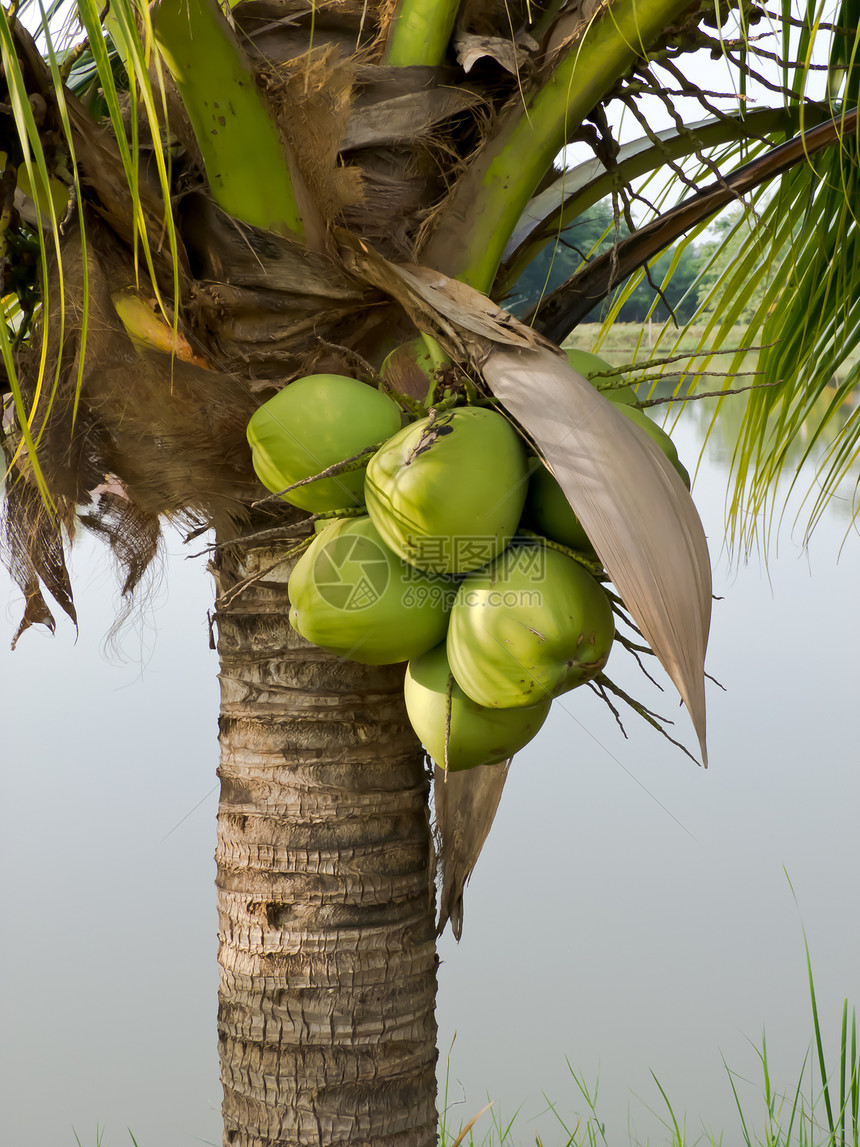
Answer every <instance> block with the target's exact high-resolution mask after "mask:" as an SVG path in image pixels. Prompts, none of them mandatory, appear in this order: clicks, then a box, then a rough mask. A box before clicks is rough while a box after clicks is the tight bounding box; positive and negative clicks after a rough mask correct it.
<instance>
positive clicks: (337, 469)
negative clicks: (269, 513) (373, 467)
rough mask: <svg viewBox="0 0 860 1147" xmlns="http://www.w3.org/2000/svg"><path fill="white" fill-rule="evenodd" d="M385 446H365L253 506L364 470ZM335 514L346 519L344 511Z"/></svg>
mask: <svg viewBox="0 0 860 1147" xmlns="http://www.w3.org/2000/svg"><path fill="white" fill-rule="evenodd" d="M384 445H385V443H384V442H376V443H374V445H373V446H365V448H364V449H363V450H359V452H358V453H357V454H353V455H352V456H351V457H349V458H344V460H343V461H342V462H335V463H333V464H332V465H331V466H327V467H326V468H325V470H320V472H319V474H312V475H311V476H310V477H309V478H302V479H301V480H300V481H298V482H293V484H292V486H285V487H284V489H283V490H279V491H278V493H277V494H269V496H268V497H267V498H261V499H260V500H259V502H254V503H253V505H254V506H263V505H265V503H266V502H274V501H276V500H277V499H278V498H283V496H284V494H289V492H290V490H298V488H299V487H300V486H310V485H311V483H312V482H319V481H320V480H321V479H323V478H336V477H337V476H338V475H339V474H349V473H351V472H352V471H353V470H362V469H364V467H365V466H366V465H367V459H368V458H369V457H370V455H371V454H375V453H376V451H377V450H378V449H379V448H380V447H381V446H384ZM334 514H335V516H336V517H339V518H343V517H346V513H345V511H343V510H336V511H334ZM321 516H322V515H321Z"/></svg>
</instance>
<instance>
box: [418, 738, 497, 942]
mask: <svg viewBox="0 0 860 1147" xmlns="http://www.w3.org/2000/svg"><path fill="white" fill-rule="evenodd" d="M510 763H511V762H510V761H503V762H502V763H501V764H498V765H479V766H478V767H477V768H475V769H465V770H463V771H462V772H456V773H455V772H448V773H447V774H446V773H445V771H444V770H443V769H440V768H439V766H438V765H436V766H435V767H434V771H433V801H434V804H435V806H436V828H437V830H438V832H439V836H440V837H441V844H440V846H439V856H440V863H441V869H442V891H441V892H440V894H439V901H440V903H439V926H438V928H437V933H438V934H439V935H441V933H442V932H443V930H444V928H445V925H446V924H447V922H448V921H449V920H450V921H451V931H452V932H453V933H454V936H455V937H456V939H458V940H459V939H460V935H461V933H462V930H463V890H464V888H465V887H466V884H467V883H468V881H469V877H470V876H471V875H472V870H473V868H474V867H475V864H476V862H477V860H478V857H479V856H480V855H481V849H482V848H483V847H484V841H485V840H486V839H487V835H488V833H489V831H490V829H491V828H492V825H493V820H494V819H495V816H496V809H498V807H499V801H500V799H501V796H502V789H503V788H504V787H505V781H506V780H507V776H508V768H509V767H510Z"/></svg>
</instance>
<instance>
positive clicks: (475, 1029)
mask: <svg viewBox="0 0 860 1147" xmlns="http://www.w3.org/2000/svg"><path fill="white" fill-rule="evenodd" d="M675 439H676V442H677V443H678V445H679V450H680V453H681V456H682V458H683V459H684V460H685V461H686V462H687V464H688V465H691V463H693V462H694V460H695V456H696V453H697V447H696V428H695V426H694V424H693V422H692V421H690V420H687V421H685V422H684V424H683V425H682V426H680V427H679V428H678V430H677V431H676V432H675ZM723 454H724V451H723V450H722V449H721V447H720V445H719V443H718V442H715V443H714V444H713V445H712V448H711V453H710V454H709V456H708V457H707V458H706V459H705V460H704V462H703V464H702V467H701V468H700V471H699V475H698V477H697V480H696V485H695V489H694V493H695V498H696V502H697V504H698V506H699V508H700V512H701V514H702V517H703V520H704V522H705V525H706V529H707V532H708V534H709V537H710V542H711V547H712V556H713V560H714V564H715V571H716V572H715V592H716V593H717V594H718V595H720V597H721V600H720V601H717V602H715V603H714V619H713V625H712V636H711V644H710V652H709V659H708V669H709V671H710V672H711V673H712V674H713V675H714V676H715V677H717V678H718V679H719V681H720V682H721V684H722V685H723V686H724V687H725V692H723V691H721V690H720V689H719V688H718V687H717V686H715V685H713V686H711V687H710V689H709V738H708V739H709V748H710V758H711V765H710V768H709V770H708V771H707V772H705V771H703V770H702V769H699V768H697V767H696V766H695V765H693V764H692V763H691V761H690V760H689V759H688V758H686V757H684V756H683V755H682V754H681V753H680V752H679V751H678V750H677V749H675V748H674V747H673V746H671V745H669V744H668V743H666V742H665V741H664V740H663V739H662V738H661V737H659V736H658V735H657V734H656V733H654V732H653V731H651V730H650V729H648V728H647V727H645V726H643V725H642V723H641V721H639V720H638V719H637V718H636V717H635V716H629V717H628V716H626V715H625V717H624V723H625V727H626V729H627V732H628V734H629V737H630V739H629V740H625V739H624V738H623V736H622V735H621V733H620V732H619V730H618V728H617V726H616V724H615V721H614V718H613V717H612V715H611V714H610V713H609V712H608V711H607V710H606V709H605V708H604V707H603V706H602V705H601V704H600V702H599V701H597V700H596V699H595V698H594V697H593V695H591V694H590V693H589V692H588V691H587V690H585V689H581V690H578V691H576V692H574V693H572V694H568V695H567V696H566V697H565V698H563V699H562V702H563V703H561V704H559V703H557V704H556V705H554V706H553V711H552V713H551V716H550V718H549V720H548V722H547V724H546V726H545V727H544V729H543V731H542V732H541V734H540V735H539V737H538V738H537V740H536V741H534V742H533V743H532V745H530V746H529V747H528V748H527V749H526V750H525V751H524V752H523V753H522V754H520V756H519V757H518V758H517V760H516V762H515V764H514V766H513V768H512V771H511V775H510V779H509V782H508V788H507V790H506V793H505V796H504V798H503V801H502V805H501V808H500V811H499V815H498V818H497V821H496V824H495V826H494V828H493V831H492V833H491V835H490V838H489V841H488V843H487V845H486V848H485V851H484V855H483V856H482V858H481V860H480V862H479V865H478V868H477V870H476V872H475V875H474V878H473V880H472V882H471V885H470V886H469V888H468V889H467V898H466V911H465V929H464V935H463V940H462V942H461V943H460V944H459V945H457V944H455V943H454V942H453V941H452V940H451V938H450V937H449V936H446V937H444V938H443V940H442V942H441V953H440V954H441V958H442V967H441V972H440V996H439V1025H440V1048H441V1051H442V1059H443V1061H444V1060H445V1058H446V1056H447V1052H448V1049H449V1047H450V1046H451V1044H452V1042H453V1049H452V1051H451V1056H450V1065H449V1067H448V1077H449V1082H448V1104H449V1109H450V1119H451V1121H452V1122H454V1123H456V1124H458V1125H459V1123H461V1122H465V1121H466V1120H467V1119H469V1118H470V1117H471V1116H472V1115H474V1114H475V1113H476V1112H477V1111H478V1110H479V1109H480V1108H481V1107H483V1106H484V1104H485V1103H486V1102H487V1101H488V1098H489V1099H491V1100H492V1101H493V1102H494V1105H495V1106H494V1112H495V1113H497V1115H496V1117H497V1118H499V1119H501V1120H502V1122H503V1123H507V1121H508V1120H510V1119H511V1118H512V1117H513V1115H514V1113H515V1112H517V1111H518V1112H519V1114H518V1115H517V1119H516V1122H515V1124H514V1130H513V1133H512V1139H511V1140H510V1142H513V1143H520V1144H533V1143H534V1141H535V1136H536V1135H541V1136H542V1138H543V1142H544V1144H545V1147H549V1145H550V1144H562V1143H564V1142H565V1141H566V1135H565V1133H564V1132H563V1130H562V1128H561V1126H560V1124H559V1123H558V1121H557V1119H556V1117H555V1116H553V1114H552V1113H551V1112H548V1111H547V1099H546V1098H545V1097H544V1096H547V1097H548V1098H549V1100H551V1101H552V1103H553V1104H554V1105H555V1106H556V1108H557V1110H558V1113H559V1115H560V1116H561V1117H562V1118H563V1119H564V1120H565V1122H566V1123H567V1124H568V1125H569V1126H571V1127H572V1126H573V1124H574V1123H575V1121H576V1118H577V1113H583V1112H585V1111H586V1105H585V1103H584V1101H583V1098H582V1096H581V1094H580V1093H579V1091H578V1090H577V1086H576V1084H575V1082H574V1080H573V1079H572V1077H571V1074H570V1070H569V1068H568V1064H567V1061H568V1060H569V1062H570V1064H571V1065H572V1067H573V1068H574V1069H575V1070H576V1072H577V1073H581V1077H582V1078H583V1080H584V1081H585V1083H586V1084H587V1085H588V1086H589V1087H594V1086H595V1083H596V1081H597V1079H598V1077H599V1095H598V1099H597V1109H598V1112H599V1114H600V1117H601V1119H602V1120H603V1122H604V1123H605V1124H606V1135H607V1140H608V1142H609V1143H610V1144H613V1145H615V1144H619V1143H626V1142H627V1137H628V1129H629V1130H630V1131H631V1133H632V1134H633V1135H635V1136H637V1137H638V1138H639V1139H640V1140H641V1141H643V1142H644V1140H645V1138H646V1136H650V1140H651V1142H652V1144H654V1143H657V1142H662V1137H661V1135H660V1131H661V1126H660V1123H659V1119H660V1117H664V1118H665V1117H666V1111H665V1108H664V1107H663V1106H662V1100H661V1097H660V1093H659V1090H658V1088H657V1085H656V1083H655V1081H654V1078H653V1077H652V1075H651V1072H653V1073H654V1075H656V1077H657V1079H659V1081H660V1084H661V1085H662V1086H663V1088H664V1089H665V1091H666V1092H667V1094H668V1096H669V1098H670V1100H671V1101H672V1104H673V1106H674V1108H675V1111H676V1114H678V1115H679V1116H681V1115H683V1114H684V1113H686V1117H687V1126H688V1132H691V1133H695V1132H696V1131H697V1129H699V1128H700V1126H701V1125H702V1124H704V1125H705V1126H707V1127H708V1128H711V1129H713V1130H714V1131H715V1132H716V1133H717V1134H719V1133H720V1132H723V1134H724V1138H723V1141H724V1142H725V1143H729V1144H730V1143H733V1142H740V1141H741V1135H740V1127H739V1121H738V1117H737V1113H736V1110H735V1107H734V1100H733V1098H732V1092H731V1088H730V1084H729V1078H728V1075H727V1072H726V1068H725V1066H724V1063H723V1060H724V1061H725V1063H726V1064H728V1066H729V1067H730V1068H731V1069H733V1070H734V1071H735V1072H737V1073H738V1075H739V1077H740V1078H739V1080H738V1081H737V1082H736V1086H737V1087H738V1090H739V1094H740V1095H741V1098H742V1100H743V1101H744V1102H745V1103H747V1104H748V1105H749V1106H748V1117H749V1118H750V1119H751V1120H752V1122H753V1123H754V1124H755V1125H756V1126H757V1127H760V1126H761V1124H762V1118H763V1110H762V1107H761V1103H760V1094H761V1071H760V1066H759V1061H758V1058H757V1054H756V1047H757V1046H760V1041H761V1036H762V1031H765V1032H766V1034H767V1041H768V1057H769V1061H770V1067H771V1072H772V1075H773V1077H774V1082H775V1084H776V1085H777V1086H782V1087H784V1088H786V1089H791V1088H793V1086H794V1084H795V1082H796V1080H797V1076H798V1074H799V1072H800V1069H801V1064H802V1061H803V1058H804V1055H805V1053H806V1051H807V1048H808V1045H809V1041H810V1037H811V1030H812V1029H811V1022H810V1008H809V1000H808V990H807V984H806V965H805V955H804V947H803V933H802V925H803V926H805V929H806V933H807V936H808V940H809V946H810V952H811V957H812V964H813V971H814V974H815V979H816V987H817V991H818V1003H819V1008H820V1010H821V1013H822V1017H823V1020H824V1036H825V1041H826V1044H827V1048H828V1051H829V1052H830V1054H831V1055H832V1056H833V1057H834V1058H835V1056H836V1054H837V1052H838V1034H839V1018H840V1014H841V1004H842V999H843V997H846V996H847V997H849V998H850V999H851V1000H852V1001H856V1000H857V999H858V998H860V961H858V959H857V952H858V950H860V914H858V912H857V910H856V876H857V872H858V858H860V844H858V809H860V768H858V764H860V759H858V758H860V753H858V749H857V743H858V732H857V715H858V708H860V705H858V695H860V693H858V685H860V671H858V653H857V650H858V649H860V604H858V602H857V597H858V593H857V587H858V585H860V540H858V538H857V537H856V535H855V534H854V533H850V532H849V535H848V538H847V542H846V544H845V546H844V548H843V550H842V553H841V556H839V560H838V562H837V556H838V554H839V549H840V545H841V543H842V541H843V538H844V537H845V534H846V531H848V530H849V525H850V519H849V513H848V504H847V502H845V503H837V504H835V505H834V508H833V510H832V512H830V513H829V514H828V516H827V518H826V519H825V521H824V522H823V523H822V525H821V527H820V529H819V531H818V532H817V534H816V535H815V537H814V539H813V544H812V547H811V551H810V553H809V554H808V555H806V554H803V553H802V552H801V551H800V549H799V547H798V546H797V545H796V544H794V543H793V542H792V539H791V536H790V530H786V531H784V533H783V536H782V541H781V545H780V550H779V553H778V555H775V556H772V557H771V559H770V560H769V562H768V566H767V569H766V570H765V569H764V568H763V567H762V565H761V564H760V563H759V562H758V561H754V562H752V563H751V564H749V565H747V566H742V567H741V568H737V567H736V566H732V565H731V564H730V563H728V562H727V561H726V559H725V558H724V557H721V537H722V522H723V497H724V489H725V458H724V457H723ZM169 548H170V549H171V550H172V551H173V555H174V556H172V557H171V558H170V560H169V562H168V565H167V568H166V576H165V578H164V581H163V584H162V588H161V591H160V594H159V595H158V597H157V599H156V601H155V604H154V606H153V608H151V609H150V610H149V611H148V612H147V613H146V614H145V615H144V616H143V617H141V618H139V619H138V625H137V627H136V628H134V627H133V628H131V629H128V630H127V631H126V632H125V634H124V636H123V638H122V640H123V644H124V649H125V653H126V656H127V658H128V660H127V662H126V663H125V664H122V665H116V664H115V663H111V662H110V661H109V660H108V659H107V658H106V656H105V654H104V652H103V651H102V649H101V643H102V640H103V638H104V634H105V632H106V630H107V628H108V626H109V624H110V619H111V616H112V612H111V611H112V601H113V597H114V595H115V583H114V580H113V577H112V574H111V573H110V570H109V568H107V566H106V563H105V561H104V558H103V557H102V555H101V553H100V552H99V550H98V548H97V547H96V546H90V545H84V546H82V547H81V549H80V550H79V552H78V554H77V556H76V559H75V569H74V583H75V588H76V597H77V600H78V606H79V611H80V619H81V636H80V638H79V640H78V641H77V643H75V640H74V632H73V629H72V627H71V626H70V625H69V624H68V623H66V622H65V621H61V622H60V624H59V628H58V634H57V636H56V637H55V638H54V639H50V638H48V637H47V636H45V635H43V634H42V633H37V632H32V631H31V632H30V633H28V634H27V635H26V636H25V637H24V638H23V639H22V641H21V644H20V646H19V648H18V650H17V652H16V653H15V654H14V655H12V654H10V653H9V652H8V639H9V638H11V635H12V633H13V632H14V628H15V625H16V624H17V619H18V603H17V601H14V600H13V598H14V593H13V591H12V589H11V588H10V587H9V584H8V581H7V580H3V582H2V583H0V601H2V602H3V603H4V604H5V603H6V602H9V603H10V604H9V607H8V609H6V611H5V614H0V621H2V622H3V623H4V630H5V634H6V636H5V637H4V638H3V640H2V643H0V699H2V707H3V723H2V741H0V758H2V776H3V795H4V799H3V802H2V807H1V808H0V849H2V862H3V899H4V907H5V910H6V926H5V934H4V942H3V944H2V946H0V983H2V985H3V988H2V994H3V1037H2V1056H3V1064H2V1070H0V1079H2V1084H0V1087H2V1094H0V1104H2V1111H3V1125H4V1130H3V1136H2V1139H3V1141H4V1142H8V1143H9V1144H15V1147H74V1145H75V1133H77V1135H78V1136H79V1137H80V1142H81V1143H82V1144H84V1145H85V1147H94V1145H95V1143H96V1138H97V1128H101V1129H103V1136H102V1140H101V1142H102V1144H103V1147H117V1145H119V1144H130V1143H131V1140H130V1138H129V1134H128V1131H127V1128H130V1129H131V1131H132V1132H133V1133H134V1136H135V1138H136V1140H137V1143H138V1144H139V1147H190V1145H192V1144H199V1143H213V1144H218V1143H220V1121H219V1103H220V1089H219V1085H218V1078H217V1060H216V1048H215V994H216V982H217V977H216V970H215V952H216V941H215V928H216V917H215V906H214V888H213V878H214V863H213V861H212V854H213V850H214V843H215V837H214V833H215V825H214V816H215V809H216V799H217V798H216V789H215V775H214V774H215V766H216V762H217V745H216V739H215V738H216V714H217V688H216V680H215V674H216V670H217V665H216V658H215V654H214V653H212V652H211V651H210V650H209V648H208V634H207V626H206V608H207V605H208V604H209V603H210V593H211V587H210V583H209V578H208V576H207V575H206V573H205V571H204V568H203V562H202V561H201V560H198V561H186V560H184V558H183V555H182V551H181V547H180V546H179V544H178V542H177V541H176V540H175V539H171V542H170V547H169ZM609 672H610V675H611V676H613V677H614V678H616V679H617V680H618V681H619V683H620V684H622V685H625V686H627V687H628V688H629V689H632V688H634V687H635V688H636V689H637V690H638V692H639V693H640V694H642V696H643V699H646V700H649V699H650V700H653V699H654V696H655V694H654V691H653V690H651V689H649V690H644V689H642V688H641V685H640V682H641V680H642V679H641V677H640V675H639V673H638V670H636V669H635V666H632V663H631V666H629V667H628V666H626V665H625V658H624V656H623V655H621V654H620V653H618V652H616V653H615V654H613V659H612V661H611V662H610V665H609ZM654 706H655V707H656V708H658V709H660V711H661V712H664V713H666V714H668V715H670V716H672V717H675V718H676V719H677V724H676V729H677V731H678V736H679V737H680V738H681V739H682V740H683V741H684V743H685V744H687V745H688V746H689V747H690V748H693V746H694V739H693V737H692V733H691V730H690V729H689V727H688V724H687V721H686V716H685V714H684V711H683V710H679V709H678V705H677V698H676V696H675V695H674V693H673V691H672V690H671V687H669V688H667V692H666V693H665V695H664V696H662V697H659V695H658V699H657V700H656V701H654ZM786 874H787V875H786ZM789 878H790V880H791V885H792V886H793V889H794V895H793V893H792V888H791V887H790V885H789ZM794 896H796V902H795V899H794ZM455 1033H456V1039H455V1038H454V1037H455ZM441 1071H442V1072H443V1073H444V1071H445V1064H444V1062H443V1063H442V1065H441ZM745 1080H746V1081H749V1082H745ZM491 1119H492V1116H491V1115H490V1114H489V1113H488V1114H485V1115H483V1116H482V1117H481V1120H480V1121H479V1123H478V1124H477V1126H476V1134H477V1138H478V1141H480V1136H481V1132H482V1130H488V1129H489V1128H490V1126H491ZM695 1138H696V1135H695V1134H690V1139H691V1140H693V1139H695Z"/></svg>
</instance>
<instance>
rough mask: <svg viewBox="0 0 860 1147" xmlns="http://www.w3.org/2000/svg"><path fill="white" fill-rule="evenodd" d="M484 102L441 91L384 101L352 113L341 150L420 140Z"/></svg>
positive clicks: (475, 96)
mask: <svg viewBox="0 0 860 1147" xmlns="http://www.w3.org/2000/svg"><path fill="white" fill-rule="evenodd" d="M481 102H482V99H481V97H480V96H479V95H478V94H477V93H476V92H468V91H460V90H459V89H457V88H441V87H439V88H429V89H426V88H425V89H423V90H422V91H417V92H407V93H406V94H405V95H402V96H395V97H394V98H393V99H389V100H381V101H380V102H379V103H376V104H371V105H370V106H369V107H365V108H359V109H357V110H355V111H353V113H352V116H351V118H350V121H349V127H348V129H347V132H346V135H345V136H344V138H343V139H342V140H341V143H340V150H341V151H351V150H353V149H354V148H360V147H378V146H380V144H385V143H389V144H390V143H398V142H401V141H402V140H409V141H413V140H416V139H420V138H421V137H422V136H425V135H429V134H430V132H431V131H432V130H433V128H434V127H435V126H436V125H437V124H439V123H442V122H443V121H444V120H446V119H450V117H451V116H454V115H458V114H459V113H460V112H463V111H465V110H466V109H467V108H470V107H474V106H475V104H478V103H481Z"/></svg>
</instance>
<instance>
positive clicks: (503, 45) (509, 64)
mask: <svg viewBox="0 0 860 1147" xmlns="http://www.w3.org/2000/svg"><path fill="white" fill-rule="evenodd" d="M526 42H527V44H528V45H529V47H531V45H534V47H533V48H532V49H531V50H532V51H534V50H535V49H536V48H537V47H538V45H537V43H536V42H535V41H534V40H532V38H531V37H530V36H529V37H527V41H526ZM454 49H455V51H456V53H457V63H458V64H459V65H460V67H461V68H462V69H463V71H464V72H466V73H467V74H468V73H469V72H471V70H472V68H473V67H474V66H475V64H476V63H477V62H478V60H482V59H484V57H486V56H489V57H490V59H493V60H495V61H496V63H497V64H499V65H500V67H502V68H504V69H505V70H506V71H508V72H510V73H511V75H514V76H517V75H519V73H520V69H521V68H522V66H523V65H524V64H525V62H526V60H527V59H528V56H529V52H528V48H527V47H526V45H525V44H523V43H522V41H521V42H519V43H514V41H513V40H510V39H504V38H503V37H501V36H476V35H475V34H474V33H472V32H459V33H458V34H457V35H456V36H455V37H454Z"/></svg>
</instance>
